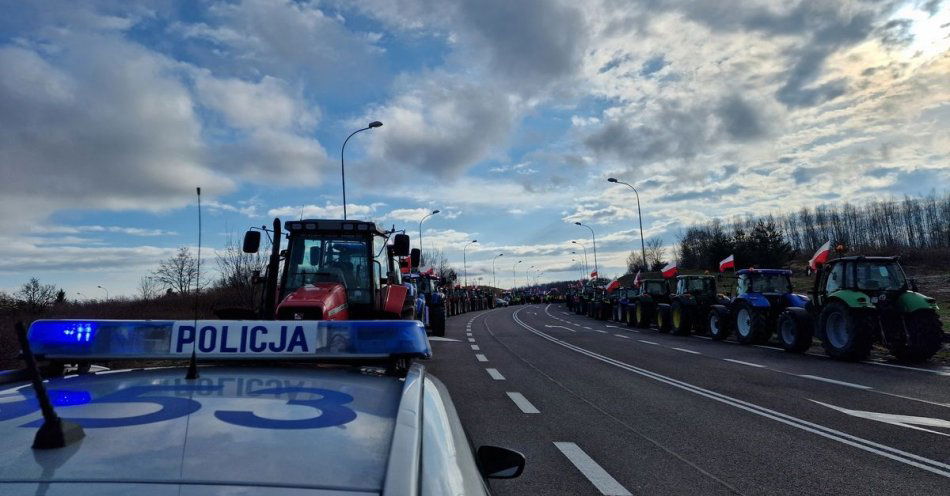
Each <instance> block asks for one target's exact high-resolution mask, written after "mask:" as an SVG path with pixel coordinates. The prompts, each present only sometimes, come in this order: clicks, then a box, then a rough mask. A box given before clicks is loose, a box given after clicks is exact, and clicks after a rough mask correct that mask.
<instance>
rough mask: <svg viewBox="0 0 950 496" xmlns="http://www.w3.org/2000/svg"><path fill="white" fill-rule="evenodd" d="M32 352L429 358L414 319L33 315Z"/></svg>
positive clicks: (73, 355) (169, 356) (124, 356)
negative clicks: (61, 317) (62, 317)
mask: <svg viewBox="0 0 950 496" xmlns="http://www.w3.org/2000/svg"><path fill="white" fill-rule="evenodd" d="M29 340H30V345H31V346H32V348H33V352H34V353H35V354H36V355H38V356H42V357H46V358H58V359H67V358H70V359H86V360H91V359H100V360H107V359H128V358H145V359H162V358H165V359H184V358H187V357H188V356H189V355H191V351H192V349H194V350H195V353H197V355H198V356H200V357H208V358H214V359H216V360H220V359H226V360H254V359H269V360H273V359H286V360H319V359H332V360H354V361H358V360H360V359H378V358H388V357H394V356H399V357H411V358H429V357H430V356H432V352H431V350H430V348H429V340H428V337H426V333H425V327H424V326H423V324H422V323H421V322H419V321H415V320H349V321H307V320H199V321H198V325H197V328H196V326H195V321H193V320H178V321H157V320H37V321H35V322H33V324H32V325H31V326H30V331H29Z"/></svg>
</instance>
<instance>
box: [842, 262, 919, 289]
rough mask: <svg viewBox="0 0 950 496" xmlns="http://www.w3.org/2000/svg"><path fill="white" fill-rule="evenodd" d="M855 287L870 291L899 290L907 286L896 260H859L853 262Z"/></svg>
mask: <svg viewBox="0 0 950 496" xmlns="http://www.w3.org/2000/svg"><path fill="white" fill-rule="evenodd" d="M855 265H856V267H855V280H856V283H857V284H856V287H857V289H862V290H866V291H868V290H870V291H882V290H884V291H886V290H894V291H896V290H901V289H904V288H906V287H907V280H906V278H905V277H904V271H903V270H901V268H900V265H898V264H897V263H896V262H890V261H882V262H861V263H857V264H855Z"/></svg>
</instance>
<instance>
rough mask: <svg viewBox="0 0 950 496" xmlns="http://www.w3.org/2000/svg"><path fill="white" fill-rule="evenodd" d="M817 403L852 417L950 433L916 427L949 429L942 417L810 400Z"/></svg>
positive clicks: (944, 434)
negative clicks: (859, 408) (843, 405)
mask: <svg viewBox="0 0 950 496" xmlns="http://www.w3.org/2000/svg"><path fill="white" fill-rule="evenodd" d="M811 401H813V402H815V403H818V404H819V405H822V406H826V407H828V408H831V409H833V410H838V411H839V412H841V413H846V414H848V415H851V416H852V417H859V418H864V419H868V420H876V421H878V422H884V423H886V424H891V425H899V426H901V427H907V428H908V429H914V430H917V431H924V432H929V433H931V434H937V435H940V436H946V437H950V434H947V433H946V432H939V431H932V430H930V429H924V428H922V427H917V426H919V425H923V426H926V427H940V428H942V429H950V421H948V420H943V419H935V418H930V417H915V416H913V415H895V414H892V413H878V412H863V411H861V410H849V409H847V408H842V407H840V406H834V405H829V404H827V403H822V402H820V401H816V400H811Z"/></svg>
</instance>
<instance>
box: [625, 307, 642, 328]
mask: <svg viewBox="0 0 950 496" xmlns="http://www.w3.org/2000/svg"><path fill="white" fill-rule="evenodd" d="M638 306H640V305H637V303H636V302H634V303H630V304H629V305H627V312H626V314H625V315H624V317H625V322H624V323H625V324H627V327H637V307H638Z"/></svg>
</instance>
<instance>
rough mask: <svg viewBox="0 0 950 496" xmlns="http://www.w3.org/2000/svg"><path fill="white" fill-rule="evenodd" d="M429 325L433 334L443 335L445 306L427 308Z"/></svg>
mask: <svg viewBox="0 0 950 496" xmlns="http://www.w3.org/2000/svg"><path fill="white" fill-rule="evenodd" d="M429 327H430V328H432V335H433V336H439V337H442V336H445V307H443V306H434V307H430V308H429Z"/></svg>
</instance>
